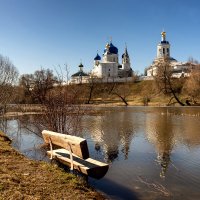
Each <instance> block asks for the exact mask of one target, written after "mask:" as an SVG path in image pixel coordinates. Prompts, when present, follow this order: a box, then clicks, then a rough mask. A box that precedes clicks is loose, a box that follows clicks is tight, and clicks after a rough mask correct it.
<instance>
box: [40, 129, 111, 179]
mask: <svg viewBox="0 0 200 200" xmlns="http://www.w3.org/2000/svg"><path fill="white" fill-rule="evenodd" d="M42 136H43V138H44V141H45V143H47V144H50V151H47V154H48V155H49V156H50V159H52V158H54V159H56V160H58V161H59V162H61V163H62V164H64V165H67V166H69V167H71V169H72V170H73V169H76V170H78V171H79V172H81V173H83V174H85V175H88V176H91V177H93V178H96V179H100V178H102V177H103V176H104V175H105V174H106V173H107V171H108V168H109V165H108V164H106V163H103V162H100V161H97V160H94V159H92V158H90V156H89V150H88V146H87V141H86V140H85V139H84V138H81V137H77V136H72V135H66V134H61V133H56V132H52V131H47V130H43V131H42ZM53 145H56V146H58V147H59V148H60V147H61V148H60V149H55V150H53Z"/></svg>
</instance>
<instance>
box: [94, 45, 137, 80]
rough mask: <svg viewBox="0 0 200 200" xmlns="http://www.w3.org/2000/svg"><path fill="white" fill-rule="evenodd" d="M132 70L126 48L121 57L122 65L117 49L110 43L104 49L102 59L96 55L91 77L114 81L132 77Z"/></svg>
mask: <svg viewBox="0 0 200 200" xmlns="http://www.w3.org/2000/svg"><path fill="white" fill-rule="evenodd" d="M132 73H133V71H132V68H131V63H130V58H129V54H128V51H127V47H126V48H125V51H124V53H123V55H122V64H120V63H119V58H118V49H117V47H115V46H114V45H113V44H112V42H110V43H107V44H106V47H105V49H104V53H103V58H102V59H101V57H100V56H99V54H98V53H97V55H96V57H95V58H94V66H93V69H92V71H91V75H92V76H95V77H97V78H102V79H104V80H106V79H114V80H116V81H117V80H118V79H119V78H128V77H132Z"/></svg>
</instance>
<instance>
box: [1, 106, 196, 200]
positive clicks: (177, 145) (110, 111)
mask: <svg viewBox="0 0 200 200" xmlns="http://www.w3.org/2000/svg"><path fill="white" fill-rule="evenodd" d="M98 109H100V108H98ZM101 109H103V110H104V114H103V115H100V116H85V117H84V118H83V119H82V123H81V129H80V131H79V133H78V135H80V136H82V137H84V138H86V139H87V141H88V146H89V150H90V156H91V157H92V158H95V159H98V160H101V161H105V162H108V163H109V164H110V168H109V171H108V173H107V174H106V176H105V177H104V178H102V179H101V180H95V179H92V178H89V183H90V184H91V185H92V186H94V187H95V188H96V189H97V190H99V191H101V192H103V193H104V194H105V195H107V196H108V197H109V198H111V199H116V200H117V199H185V200H187V199H188V200H189V199H194V200H197V199H200V190H199V187H200V186H199V185H200V173H199V172H200V108H195V107H194V108H193V107H128V108H125V107H117V108H101ZM4 127H5V126H4ZM19 127H20V122H19V121H18V120H16V119H10V120H8V121H7V122H6V130H7V134H8V135H9V136H11V137H12V138H14V139H15V140H14V143H13V145H14V147H15V148H17V149H19V150H20V151H21V152H23V153H24V154H25V155H27V156H29V157H31V158H34V159H39V160H41V159H44V152H43V151H41V150H40V148H39V147H38V146H39V145H40V144H42V143H43V141H42V139H41V138H40V137H38V136H37V135H35V134H33V133H32V132H30V131H27V130H25V129H23V128H21V129H19ZM16 130H18V131H16Z"/></svg>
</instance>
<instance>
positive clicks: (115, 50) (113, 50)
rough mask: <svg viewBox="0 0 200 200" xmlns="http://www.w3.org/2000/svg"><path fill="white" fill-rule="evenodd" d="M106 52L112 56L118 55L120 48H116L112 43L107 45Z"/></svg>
mask: <svg viewBox="0 0 200 200" xmlns="http://www.w3.org/2000/svg"><path fill="white" fill-rule="evenodd" d="M107 48H108V49H107ZM107 50H108V52H107ZM105 52H107V53H110V54H118V48H117V47H115V46H114V45H113V43H112V42H110V43H109V44H107V45H106V48H105V49H104V53H105Z"/></svg>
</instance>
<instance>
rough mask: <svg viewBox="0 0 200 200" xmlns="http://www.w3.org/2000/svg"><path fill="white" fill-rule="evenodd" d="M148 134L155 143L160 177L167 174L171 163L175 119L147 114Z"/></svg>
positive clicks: (149, 138)
mask: <svg viewBox="0 0 200 200" xmlns="http://www.w3.org/2000/svg"><path fill="white" fill-rule="evenodd" d="M146 134H147V138H148V140H149V141H150V142H151V143H153V144H154V145H155V149H156V151H157V154H158V156H157V159H158V160H157V161H158V163H159V164H160V166H161V173H160V177H161V178H165V174H166V171H167V168H168V165H169V163H170V154H171V151H172V149H173V146H174V143H175V141H174V129H173V119H172V118H171V117H169V116H168V115H167V114H166V115H153V116H152V115H151V118H150V117H149V115H147V119H146Z"/></svg>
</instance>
